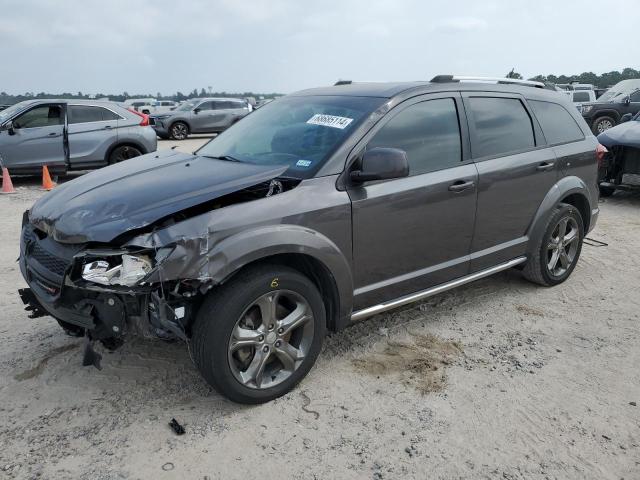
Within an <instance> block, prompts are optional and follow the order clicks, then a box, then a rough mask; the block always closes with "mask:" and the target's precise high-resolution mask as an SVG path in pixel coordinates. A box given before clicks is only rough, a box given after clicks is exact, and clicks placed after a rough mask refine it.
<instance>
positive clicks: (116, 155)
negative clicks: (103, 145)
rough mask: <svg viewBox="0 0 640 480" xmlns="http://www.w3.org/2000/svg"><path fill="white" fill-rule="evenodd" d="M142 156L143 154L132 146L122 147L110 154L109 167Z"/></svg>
mask: <svg viewBox="0 0 640 480" xmlns="http://www.w3.org/2000/svg"><path fill="white" fill-rule="evenodd" d="M140 155H142V152H141V151H140V150H138V149H137V148H136V147H132V146H131V145H120V146H119V147H116V148H114V149H113V151H112V152H111V153H110V154H109V165H113V164H116V163H120V162H124V161H125V160H130V159H132V158H135V157H139V156H140Z"/></svg>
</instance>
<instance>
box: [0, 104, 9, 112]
mask: <svg viewBox="0 0 640 480" xmlns="http://www.w3.org/2000/svg"><path fill="white" fill-rule="evenodd" d="M10 106H11V105H0V111H2V110H4V109H5V108H9V107H10Z"/></svg>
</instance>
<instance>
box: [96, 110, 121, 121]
mask: <svg viewBox="0 0 640 480" xmlns="http://www.w3.org/2000/svg"><path fill="white" fill-rule="evenodd" d="M100 110H102V120H121V119H122V117H121V116H120V115H118V114H117V113H114V112H112V111H111V110H109V109H107V108H102V107H100Z"/></svg>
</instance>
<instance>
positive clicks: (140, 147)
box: [104, 139, 149, 163]
mask: <svg viewBox="0 0 640 480" xmlns="http://www.w3.org/2000/svg"><path fill="white" fill-rule="evenodd" d="M119 147H133V148H137V149H138V150H140V152H141V153H142V155H144V154H146V153H149V152H148V151H147V149H146V148H145V147H144V145H143V144H142V143H140V142H136V141H135V140H129V139H127V140H120V141H118V142H115V143H114V144H113V145H111V146H110V147H109V148H108V149H107V153H106V155H105V156H104V161H105V162H107V163H109V157H111V154H112V153H113V151H114V150H115V149H116V148H119Z"/></svg>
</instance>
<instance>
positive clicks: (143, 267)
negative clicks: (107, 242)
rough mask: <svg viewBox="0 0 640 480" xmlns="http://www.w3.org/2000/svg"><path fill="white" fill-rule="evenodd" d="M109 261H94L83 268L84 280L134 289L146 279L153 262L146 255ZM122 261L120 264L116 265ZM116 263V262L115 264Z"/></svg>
mask: <svg viewBox="0 0 640 480" xmlns="http://www.w3.org/2000/svg"><path fill="white" fill-rule="evenodd" d="M110 260H111V262H109V261H107V260H93V261H91V262H89V263H85V264H84V265H83V267H82V278H83V279H85V280H86V281H88V282H93V283H98V284H100V285H125V286H127V287H132V286H134V285H136V284H137V283H138V282H139V281H140V280H142V279H143V278H144V277H146V276H147V275H148V274H149V272H151V269H152V268H153V267H152V265H151V260H150V259H149V257H147V256H146V255H128V254H123V255H122V256H114V257H111V258H110ZM117 260H120V263H119V264H114V263H115V262H117ZM114 261H115V262H114Z"/></svg>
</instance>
